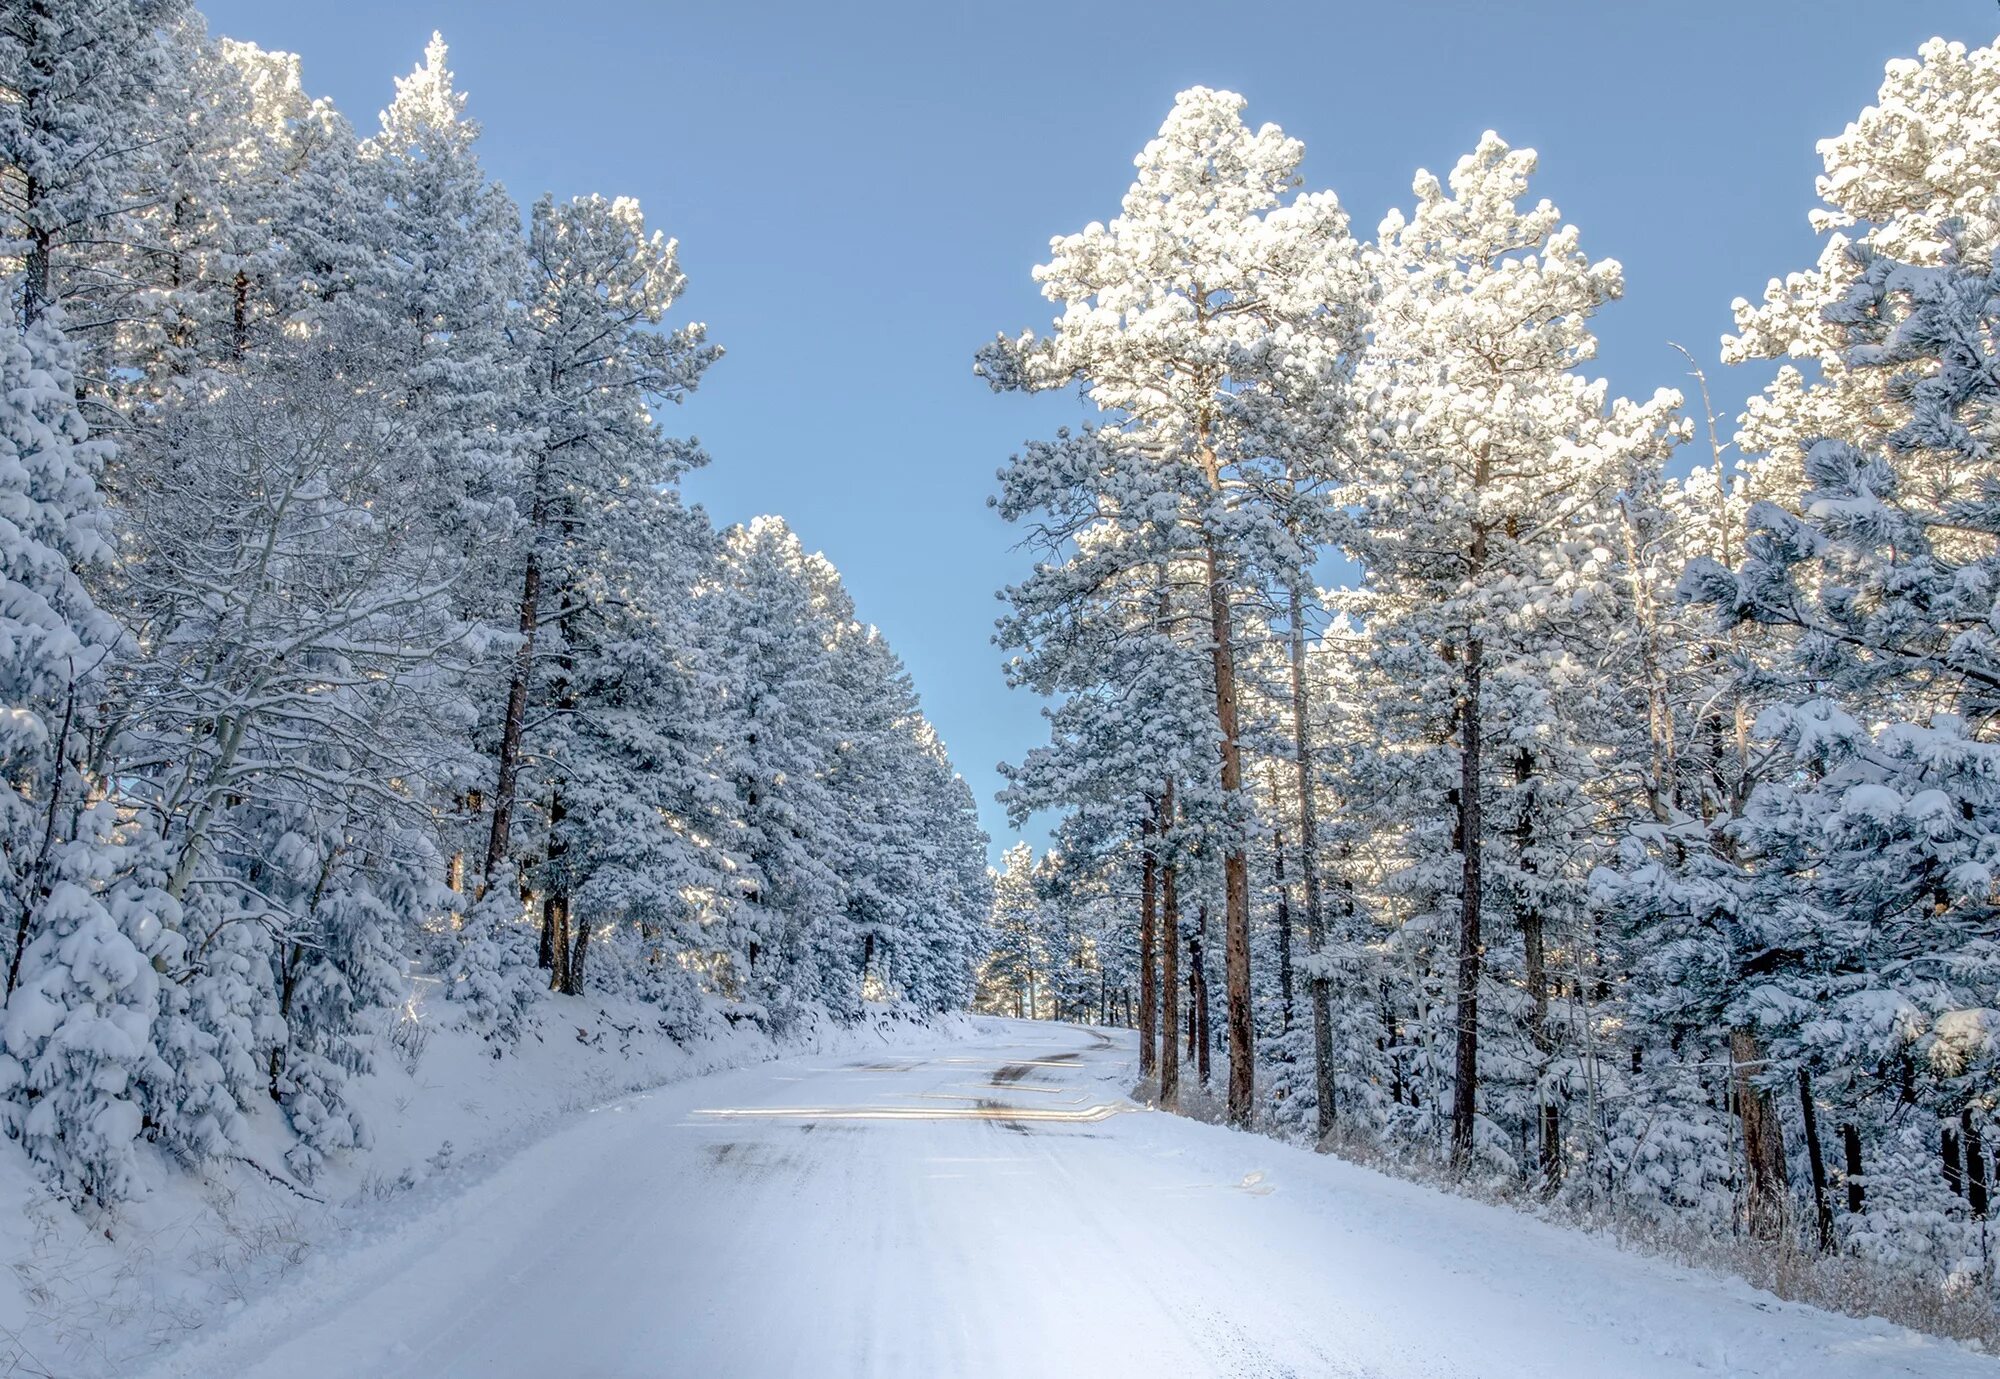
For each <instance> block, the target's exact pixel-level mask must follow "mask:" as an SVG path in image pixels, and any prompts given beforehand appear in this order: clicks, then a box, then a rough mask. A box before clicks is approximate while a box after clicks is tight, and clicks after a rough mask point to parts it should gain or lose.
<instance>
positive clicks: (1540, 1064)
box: [1514, 751, 1563, 1192]
mask: <svg viewBox="0 0 2000 1379" xmlns="http://www.w3.org/2000/svg"><path fill="white" fill-rule="evenodd" d="M1534 777H1535V759H1534V756H1533V754H1532V753H1529V752H1526V751H1523V752H1520V753H1518V754H1517V755H1516V756H1515V758H1514V783H1515V785H1516V786H1517V787H1518V788H1519V790H1520V792H1521V793H1522V794H1524V795H1530V791H1531V784H1532V782H1533V780H1534ZM1532 806H1533V799H1532V796H1531V795H1530V797H1529V798H1527V799H1525V800H1523V802H1522V804H1521V817H1520V819H1519V820H1518V821H1517V822H1516V823H1515V825H1514V856H1515V864H1516V865H1517V866H1518V867H1519V868H1520V870H1521V872H1522V874H1523V875H1524V876H1529V877H1532V876H1533V875H1534V874H1535V862H1534V859H1533V856H1532V853H1533V850H1534V846H1535V821H1534V818H1533V816H1532V814H1531V812H1530V811H1531V809H1532ZM1515 918H1516V921H1517V922H1518V924H1519V926H1520V930H1521V950H1522V954H1523V958H1524V967H1525V970H1524V971H1523V973H1522V977H1523V980H1525V981H1526V982H1527V984H1528V1020H1529V1025H1528V1037H1529V1039H1530V1040H1531V1041H1532V1042H1533V1044H1534V1046H1535V1061H1536V1065H1537V1066H1536V1069H1535V1082H1536V1086H1535V1099H1536V1102H1537V1104H1538V1106H1539V1108H1540V1111H1539V1119H1540V1122H1541V1125H1540V1129H1541V1154H1540V1170H1541V1176H1542V1183H1541V1186H1542V1191H1543V1192H1554V1191H1555V1190H1556V1188H1558V1187H1559V1186H1561V1185H1562V1173H1563V1160H1562V1108H1561V1107H1560V1106H1558V1105H1557V1104H1556V1101H1555V1098H1554V1097H1553V1096H1551V1095H1550V1094H1549V1091H1548V1088H1547V1087H1546V1086H1545V1085H1543V1084H1544V1083H1545V1082H1546V1080H1547V1078H1548V1072H1549V1063H1550V1061H1551V1060H1552V1059H1553V1058H1554V1057H1555V1039H1554V1038H1553V1037H1552V1036H1551V1035H1550V1033H1549V965H1548V949H1547V937H1546V926H1545V924H1544V922H1543V916H1542V911H1541V907H1540V906H1539V905H1538V904H1536V903H1535V898H1534V897H1533V896H1532V895H1526V894H1524V895H1523V896H1522V898H1521V905H1520V911H1519V913H1518V914H1517V915H1516V916H1515Z"/></svg>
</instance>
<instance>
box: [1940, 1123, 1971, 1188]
mask: <svg viewBox="0 0 2000 1379" xmlns="http://www.w3.org/2000/svg"><path fill="white" fill-rule="evenodd" d="M1938 1153H1939V1155H1940V1156H1941V1157H1942V1158H1943V1159H1944V1185H1945V1186H1946V1187H1948V1188H1950V1189H1951V1190H1952V1194H1953V1195H1954V1196H1957V1197H1963V1196H1965V1164H1964V1162H1963V1161H1962V1160H1961V1159H1960V1158H1959V1156H1958V1131H1956V1130H1954V1129H1952V1127H1950V1126H1949V1125H1947V1126H1945V1127H1944V1129H1943V1130H1942V1131H1941V1132H1940V1133H1939V1135H1938Z"/></svg>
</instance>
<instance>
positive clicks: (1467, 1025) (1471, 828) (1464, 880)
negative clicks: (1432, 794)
mask: <svg viewBox="0 0 2000 1379" xmlns="http://www.w3.org/2000/svg"><path fill="white" fill-rule="evenodd" d="M1483 655H1484V648H1482V647H1481V646H1480V643H1479V639H1478V638H1477V637H1474V638H1471V639H1469V640H1468V641H1467V642H1466V646H1465V702H1464V703H1463V704H1461V705H1460V706H1459V711H1458V731H1459V782H1458V848H1459V859H1460V873H1459V898H1458V991H1457V1008H1456V1010H1455V1012H1454V1017H1453V1018H1454V1020H1455V1022H1456V1024H1457V1044H1456V1050H1455V1054H1454V1058H1453V1065H1452V1089H1451V1166H1452V1168H1453V1170H1454V1171H1459V1172H1462V1171H1463V1170H1464V1169H1465V1167H1466V1166H1467V1164H1469V1163H1470V1162H1471V1159H1472V1139H1473V1130H1474V1127H1475V1123H1476V1118H1477V1116H1478V1114H1479V973H1480V966H1481V958H1482V956H1483V951H1482V949H1481V946H1480V935H1479V925H1480V912H1479V907H1480V898H1481V895H1480V893H1481V891H1482V889H1483V888H1484V886H1485V876H1484V868H1483V867H1482V865H1481V861H1482V858H1481V855H1480V851H1481V850H1480V842H1481V839H1482V838H1483V836H1484V833H1483V829H1484V824H1483V822H1482V820H1481V818H1480V811H1479V774H1480V770H1479V736H1480V732H1481V730H1482V726H1483V725H1482V724H1481V722H1480V712H1479V699H1480V689H1481V683H1480V681H1481V672H1482V670H1483V666H1482V660H1481V658H1482V657H1483Z"/></svg>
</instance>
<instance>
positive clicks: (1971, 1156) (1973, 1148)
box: [1958, 1106, 1988, 1221]
mask: <svg viewBox="0 0 2000 1379" xmlns="http://www.w3.org/2000/svg"><path fill="white" fill-rule="evenodd" d="M1958 1137H1959V1141H1960V1143H1962V1144H1963V1145H1964V1147H1965V1204H1966V1205H1967V1206H1969V1207H1971V1208H1972V1216H1973V1219H1974V1220H1975V1221H1984V1220H1985V1219H1986V1211H1987V1206H1988V1202H1987V1196H1986V1147H1985V1143H1984V1139H1983V1137H1982V1136H1981V1135H1980V1133H1979V1122H1978V1121H1977V1120H1976V1119H1975V1118H1974V1117H1973V1114H1972V1108H1971V1107H1970V1106H1968V1107H1966V1108H1965V1109H1964V1110H1963V1111H1960V1112H1959V1113H1958Z"/></svg>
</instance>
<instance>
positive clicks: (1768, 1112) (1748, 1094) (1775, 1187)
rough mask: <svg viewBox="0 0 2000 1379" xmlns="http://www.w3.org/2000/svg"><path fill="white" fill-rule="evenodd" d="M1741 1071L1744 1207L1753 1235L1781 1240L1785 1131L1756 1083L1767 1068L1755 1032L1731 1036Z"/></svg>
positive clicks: (1739, 1115) (1738, 1098) (1740, 1031)
mask: <svg viewBox="0 0 2000 1379" xmlns="http://www.w3.org/2000/svg"><path fill="white" fill-rule="evenodd" d="M1729 1056H1730V1061H1731V1063H1733V1064H1734V1065H1735V1067H1734V1072H1735V1078H1736V1115H1737V1118H1738V1120H1739V1121H1740V1122H1741V1124H1742V1128H1743V1168H1744V1177H1743V1205H1744V1214H1745V1217H1746V1218H1747V1220H1748V1222H1749V1226H1750V1234H1751V1235H1753V1236H1755V1237H1756V1238H1757V1239H1759V1240H1777V1239H1778V1238H1779V1237H1780V1236H1782V1235H1783V1233H1784V1229H1785V1214H1786V1213H1785V1131H1784V1127H1783V1126H1782V1125H1781V1124H1780V1123H1779V1121H1778V1113H1777V1108H1776V1107H1774V1106H1772V1105H1771V1098H1770V1096H1769V1095H1768V1094H1766V1093H1765V1091H1764V1090H1763V1088H1761V1087H1759V1086H1758V1085H1757V1084H1756V1082H1755V1081H1754V1080H1753V1079H1754V1078H1755V1077H1756V1076H1757V1074H1758V1073H1759V1072H1761V1071H1762V1070H1763V1067H1764V1053H1763V1050H1762V1049H1761V1048H1760V1047H1759V1046H1758V1043H1757V1034H1756V1032H1755V1031H1754V1030H1751V1029H1748V1028H1742V1027H1739V1028H1737V1029H1734V1030H1731V1031H1730V1034H1729Z"/></svg>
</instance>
